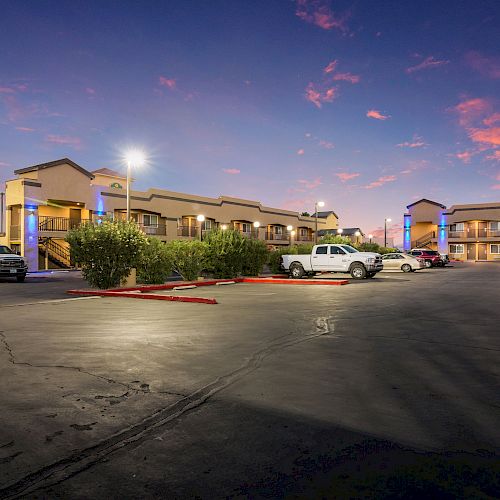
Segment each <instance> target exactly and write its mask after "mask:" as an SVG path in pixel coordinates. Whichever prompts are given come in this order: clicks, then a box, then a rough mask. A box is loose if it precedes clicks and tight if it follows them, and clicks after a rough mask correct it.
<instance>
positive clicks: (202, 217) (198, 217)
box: [196, 215, 205, 222]
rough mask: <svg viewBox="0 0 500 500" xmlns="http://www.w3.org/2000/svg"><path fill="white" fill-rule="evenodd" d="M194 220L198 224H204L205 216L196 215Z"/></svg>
mask: <svg viewBox="0 0 500 500" xmlns="http://www.w3.org/2000/svg"><path fill="white" fill-rule="evenodd" d="M196 220H197V221H198V222H205V216H204V215H198V216H197V217H196Z"/></svg>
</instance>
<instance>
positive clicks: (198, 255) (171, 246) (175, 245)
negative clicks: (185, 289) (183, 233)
mask: <svg viewBox="0 0 500 500" xmlns="http://www.w3.org/2000/svg"><path fill="white" fill-rule="evenodd" d="M165 247H166V249H167V253H168V256H169V259H170V261H171V262H172V268H173V270H174V271H175V272H177V273H179V274H180V275H181V276H182V279H184V280H186V281H192V280H195V279H196V278H197V277H198V276H199V275H200V274H201V271H202V270H203V269H204V268H205V264H206V261H207V245H206V244H205V243H204V242H201V241H197V240H193V241H179V240H173V241H169V242H168V243H167V244H166V245H165Z"/></svg>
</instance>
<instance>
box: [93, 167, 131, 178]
mask: <svg viewBox="0 0 500 500" xmlns="http://www.w3.org/2000/svg"><path fill="white" fill-rule="evenodd" d="M92 173H93V174H94V175H96V174H98V175H109V176H110V177H120V179H126V178H127V176H126V175H123V174H121V173H120V172H117V171H116V170H111V169H110V168H106V167H104V168H99V169H98V170H94V171H93V172H92Z"/></svg>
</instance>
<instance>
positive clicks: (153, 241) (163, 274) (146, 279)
mask: <svg viewBox="0 0 500 500" xmlns="http://www.w3.org/2000/svg"><path fill="white" fill-rule="evenodd" d="M172 269H173V262H172V256H171V253H170V252H169V250H168V247H167V245H166V244H165V243H163V242H162V241H160V240H159V239H158V238H148V239H147V241H146V245H144V249H143V252H142V254H141V256H140V258H139V262H138V265H137V280H138V281H139V282H140V283H146V284H148V285H161V284H162V283H165V281H167V279H168V277H169V276H170V274H171V273H172Z"/></svg>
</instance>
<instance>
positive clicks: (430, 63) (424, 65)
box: [406, 56, 450, 74]
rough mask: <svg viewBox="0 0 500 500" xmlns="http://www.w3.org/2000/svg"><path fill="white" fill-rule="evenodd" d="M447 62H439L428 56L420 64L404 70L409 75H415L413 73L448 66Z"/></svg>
mask: <svg viewBox="0 0 500 500" xmlns="http://www.w3.org/2000/svg"><path fill="white" fill-rule="evenodd" d="M449 62H450V61H445V60H441V61H440V60H438V59H435V58H434V56H429V57H427V58H426V59H424V60H423V61H422V62H421V63H420V64H417V65H416V66H411V67H410V68H406V72H407V73H408V74H410V73H415V71H421V70H423V69H428V68H437V67H439V66H443V65H445V64H448V63H449Z"/></svg>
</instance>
